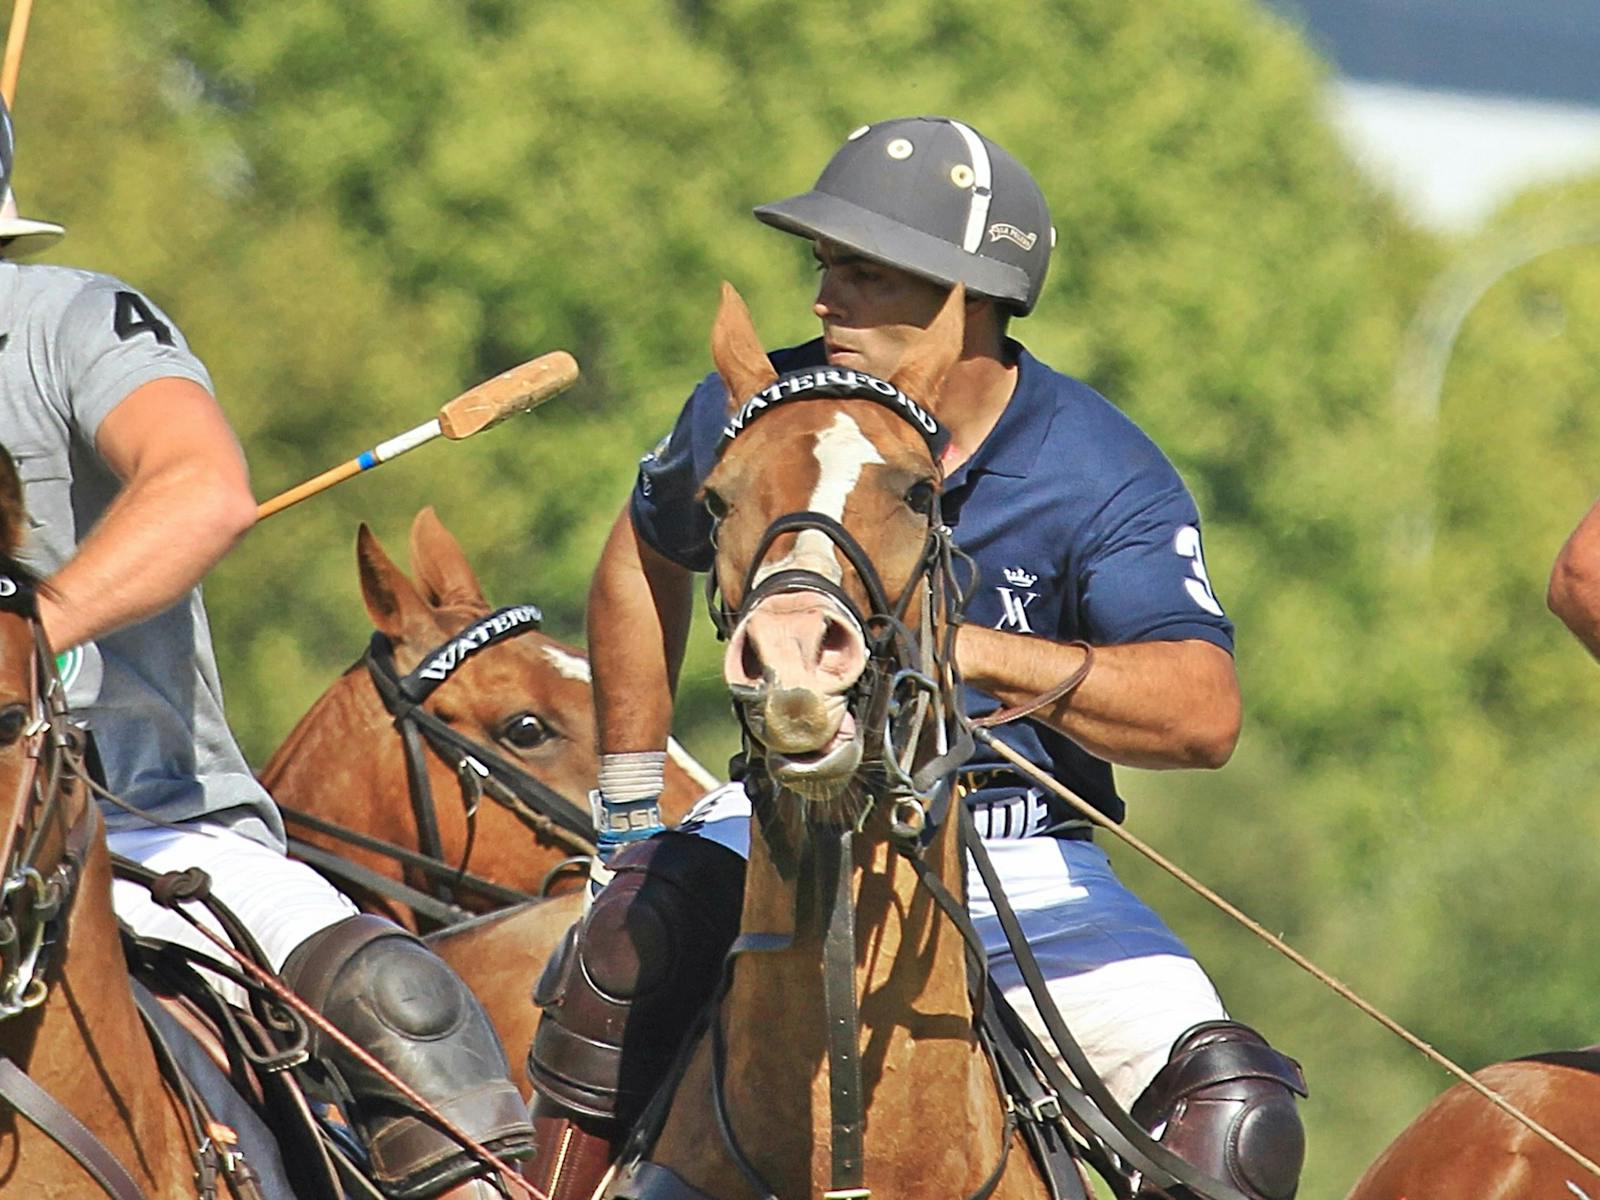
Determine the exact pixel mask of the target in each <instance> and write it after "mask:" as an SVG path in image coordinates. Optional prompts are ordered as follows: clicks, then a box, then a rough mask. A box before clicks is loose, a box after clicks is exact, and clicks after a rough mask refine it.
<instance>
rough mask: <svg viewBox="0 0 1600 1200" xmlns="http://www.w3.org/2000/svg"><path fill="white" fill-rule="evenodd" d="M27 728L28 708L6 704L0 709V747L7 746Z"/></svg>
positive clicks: (22, 705)
mask: <svg viewBox="0 0 1600 1200" xmlns="http://www.w3.org/2000/svg"><path fill="white" fill-rule="evenodd" d="M27 727H28V706H27V705H25V704H8V705H6V706H5V707H4V708H0V746H9V745H11V743H13V742H15V741H16V740H17V739H18V738H20V737H21V736H22V731H23V730H24V729H26V728H27Z"/></svg>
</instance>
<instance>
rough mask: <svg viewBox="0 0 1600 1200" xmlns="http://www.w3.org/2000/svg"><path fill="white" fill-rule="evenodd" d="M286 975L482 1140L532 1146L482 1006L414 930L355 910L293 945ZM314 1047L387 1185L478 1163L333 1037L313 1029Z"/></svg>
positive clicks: (422, 1191) (407, 1194) (439, 1177)
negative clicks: (344, 1097) (340, 1090)
mask: <svg viewBox="0 0 1600 1200" xmlns="http://www.w3.org/2000/svg"><path fill="white" fill-rule="evenodd" d="M283 978H284V981H285V982H286V983H287V984H288V985H289V987H290V988H292V989H293V990H294V991H296V992H298V993H299V994H300V996H301V997H302V998H303V999H305V1000H306V1001H307V1002H308V1003H309V1004H310V1005H311V1006H312V1007H313V1008H315V1009H316V1010H317V1011H318V1012H319V1013H321V1014H322V1015H323V1016H325V1017H327V1018H328V1020H329V1021H330V1022H331V1023H332V1024H333V1025H334V1026H335V1027H336V1028H337V1029H339V1030H340V1032H342V1033H344V1034H345V1035H347V1036H348V1037H349V1038H350V1039H351V1040H352V1041H354V1042H355V1043H356V1044H357V1045H359V1046H361V1047H362V1048H363V1049H365V1050H366V1051H367V1052H368V1053H369V1054H371V1055H372V1057H373V1058H374V1059H376V1060H377V1061H378V1062H379V1063H381V1064H382V1065H383V1066H384V1067H386V1068H387V1069H388V1070H389V1071H391V1072H393V1073H394V1075H396V1076H397V1077H398V1078H400V1079H401V1080H403V1081H404V1082H405V1083H406V1085H407V1086H409V1087H410V1088H412V1089H413V1090H415V1091H416V1092H417V1093H418V1094H419V1095H420V1096H422V1098H423V1099H425V1100H427V1101H428V1102H429V1103H430V1104H432V1105H434V1107H436V1108H437V1109H439V1111H440V1112H442V1113H443V1114H444V1115H445V1116H446V1117H448V1118H449V1119H450V1120H451V1121H452V1122H454V1123H455V1124H456V1125H457V1126H459V1127H461V1128H462V1129H463V1130H464V1131H465V1132H467V1133H468V1134H470V1135H471V1136H472V1137H473V1139H474V1140H475V1141H477V1142H478V1143H479V1144H480V1145H484V1146H487V1147H488V1148H489V1149H491V1150H493V1151H494V1152H495V1153H496V1154H497V1155H499V1156H501V1157H509V1158H516V1157H520V1156H521V1155H524V1154H526V1153H528V1152H529V1151H530V1150H531V1149H532V1139H533V1129H532V1126H531V1125H530V1124H529V1123H528V1115H527V1110H526V1108H525V1107H524V1106H523V1103H522V1099H521V1096H520V1095H519V1094H518V1092H517V1089H516V1088H515V1086H513V1085H512V1083H511V1081H510V1078H509V1067H508V1064H507V1062H506V1055H505V1050H504V1049H503V1048H502V1047H501V1045H500V1040H499V1038H498V1037H497V1036H496V1035H495V1032H494V1029H493V1027H492V1026H491V1025H490V1023H489V1018H488V1016H487V1014H485V1012H484V1011H483V1006H482V1005H481V1004H480V1003H479V1002H478V999H477V997H476V996H474V995H473V994H472V993H471V992H470V991H468V990H467V986H466V984H464V983H463V982H462V981H461V978H460V977H459V976H458V975H457V974H456V973H455V972H454V971H453V970H451V969H450V967H449V966H447V965H446V964H445V963H444V961H443V960H441V959H440V958H439V957H438V956H437V955H435V954H434V953H433V951H431V950H429V949H428V948H427V947H426V946H424V945H423V944H422V943H421V942H420V941H418V940H417V939H416V938H414V937H412V936H411V935H410V934H408V933H406V932H405V931H404V930H402V929H400V928H399V927H398V926H396V925H394V924H392V923H390V922H389V921H386V920H383V919H382V918H380V917H373V916H359V917H351V918H350V919H349V920H347V921H341V922H340V923H339V924H337V925H333V926H330V927H329V928H327V929H324V930H322V931H321V932H320V933H317V934H315V935H313V936H312V937H310V938H308V939H307V940H306V941H305V942H304V943H302V944H301V945H300V946H298V947H296V949H295V951H294V953H293V954H291V955H290V956H289V961H288V962H286V963H285V964H284V968H283ZM313 1049H314V1051H315V1052H316V1054H317V1057H318V1058H319V1059H320V1060H321V1061H322V1062H323V1064H324V1066H325V1067H326V1068H327V1069H328V1071H329V1073H330V1074H331V1075H333V1076H335V1077H336V1078H337V1080H338V1081H339V1083H340V1084H342V1087H343V1090H344V1091H345V1092H346V1093H347V1095H348V1098H349V1100H350V1103H351V1105H352V1108H353V1110H354V1111H353V1112H352V1113H351V1116H352V1119H353V1121H354V1123H355V1124H356V1126H357V1127H358V1128H359V1129H360V1130H361V1132H362V1134H363V1135H364V1140H365V1142H366V1145H367V1151H368V1153H369V1155H370V1156H371V1160H372V1169H373V1174H374V1176H375V1178H376V1179H377V1181H378V1183H379V1185H380V1186H381V1187H382V1188H383V1190H384V1192H385V1194H387V1195H389V1196H392V1197H395V1198H396V1200H415V1198H420V1197H425V1196H431V1195H434V1194H435V1193H436V1192H438V1191H440V1190H442V1189H443V1188H445V1187H447V1186H449V1185H451V1184H454V1183H457V1182H459V1181H460V1180H462V1179H465V1178H467V1177H468V1176H470V1175H472V1174H474V1173H475V1172H476V1171H478V1170H480V1169H481V1168H480V1166H479V1164H478V1163H477V1161H476V1160H475V1159H473V1158H472V1157H471V1156H470V1155H469V1154H468V1153H467V1152H466V1151H465V1150H464V1149H463V1148H462V1147H461V1145H460V1144H459V1143H458V1142H456V1140H455V1139H454V1138H452V1137H450V1136H449V1135H448V1134H446V1133H444V1132H443V1131H441V1130H439V1129H437V1128H435V1127H434V1125H432V1124H431V1123H429V1122H427V1121H426V1120H424V1119H422V1118H420V1117H418V1116H417V1115H416V1111H415V1106H414V1105H413V1104H412V1103H411V1102H410V1101H409V1100H407V1099H405V1098H404V1097H403V1096H402V1095H401V1094H400V1093H399V1092H398V1091H397V1090H396V1089H395V1088H394V1087H393V1086H392V1085H391V1084H389V1083H388V1082H387V1081H386V1080H384V1079H383V1077H382V1076H381V1075H379V1074H378V1073H377V1072H375V1071H374V1070H372V1068H371V1067H369V1066H367V1065H366V1064H365V1063H362V1062H360V1061H359V1060H357V1059H356V1058H355V1057H354V1056H353V1055H351V1054H350V1053H349V1052H348V1051H346V1050H344V1049H343V1048H342V1047H340V1046H339V1045H338V1044H337V1043H335V1042H334V1041H333V1040H332V1039H322V1038H316V1039H314V1041H313Z"/></svg>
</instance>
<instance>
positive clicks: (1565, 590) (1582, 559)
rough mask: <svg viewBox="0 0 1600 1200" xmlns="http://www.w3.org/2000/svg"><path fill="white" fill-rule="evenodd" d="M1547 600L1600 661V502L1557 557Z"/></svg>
mask: <svg viewBox="0 0 1600 1200" xmlns="http://www.w3.org/2000/svg"><path fill="white" fill-rule="evenodd" d="M1546 600H1547V601H1548V603H1549V605H1550V611H1551V612H1553V613H1555V615H1556V616H1558V617H1560V618H1561V621H1562V623H1563V624H1564V625H1566V627H1567V628H1568V629H1570V630H1572V633H1573V635H1574V636H1575V637H1576V638H1577V639H1578V640H1579V641H1580V642H1582V643H1583V644H1584V645H1585V646H1586V647H1587V648H1588V650H1589V653H1590V654H1592V655H1594V656H1595V657H1596V658H1600V501H1596V502H1595V505H1594V507H1593V508H1591V509H1590V510H1589V511H1588V512H1587V513H1586V514H1585V515H1584V518H1583V520H1581V521H1579V522H1578V527H1577V528H1576V529H1574V530H1573V531H1572V535H1571V536H1570V537H1568V538H1567V542H1566V545H1564V546H1562V547H1561V553H1560V554H1558V555H1557V556H1556V561H1555V566H1554V567H1553V568H1552V569H1551V572H1550V590H1549V592H1548V593H1547V595H1546Z"/></svg>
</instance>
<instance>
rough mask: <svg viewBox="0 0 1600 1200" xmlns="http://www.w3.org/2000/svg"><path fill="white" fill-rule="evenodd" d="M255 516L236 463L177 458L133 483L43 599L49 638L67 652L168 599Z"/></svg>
mask: <svg viewBox="0 0 1600 1200" xmlns="http://www.w3.org/2000/svg"><path fill="white" fill-rule="evenodd" d="M254 522H255V499H254V498H253V497H252V496H251V494H250V489H249V485H248V482H247V480H246V477H245V476H244V475H243V472H242V469H238V468H236V467H235V465H234V464H232V463H225V464H222V465H221V466H215V465H212V464H209V463H206V462H182V463H176V464H173V465H172V466H170V467H166V468H163V469H161V470H159V471H156V472H153V473H151V474H149V475H148V476H145V477H143V478H139V479H136V480H134V481H131V482H130V483H129V484H128V485H127V486H126V487H125V488H124V489H123V491H122V492H121V494H120V495H118V497H117V499H116V500H115V501H114V502H113V503H112V505H111V507H110V508H109V509H108V510H107V511H106V514H105V516H104V518H103V519H102V520H101V521H100V523H99V524H98V525H96V526H95V528H94V529H93V530H91V531H90V533H89V535H88V537H86V538H84V539H83V541H82V542H81V543H80V545H79V547H78V552H77V554H76V555H74V556H73V558H72V559H71V561H69V562H68V563H67V564H66V565H65V566H63V567H62V568H61V570H60V571H58V572H57V573H56V574H55V575H54V576H52V577H51V579H50V587H49V592H48V594H47V595H45V596H43V597H41V600H40V615H41V617H42V618H43V620H44V626H45V633H46V635H47V636H48V637H49V639H50V644H51V645H52V646H54V647H55V648H56V649H58V650H64V649H66V648H68V647H69V646H76V645H80V644H81V643H83V642H88V641H92V640H93V639H95V638H97V637H100V636H102V635H104V634H106V633H110V632H111V631H113V630H116V629H121V628H123V627H124V626H127V625H132V624H134V623H136V622H138V621H142V620H144V619H145V618H147V617H150V616H154V615H155V614H156V613H158V612H161V611H162V610H164V609H166V608H168V607H170V606H171V605H172V604H173V603H174V602H176V601H177V600H179V599H180V598H182V597H183V596H184V595H186V594H187V593H188V592H189V590H190V589H191V588H193V587H194V586H195V584H197V583H198V582H200V580H201V578H202V577H203V576H204V575H205V573H206V572H207V571H209V570H210V569H211V568H212V567H213V566H214V565H215V564H216V563H217V561H218V560H219V559H220V558H222V556H223V555H224V554H226V553H227V552H228V550H229V549H230V548H231V547H232V546H233V545H234V543H235V542H237V541H238V540H239V538H240V537H242V536H243V535H244V533H245V531H246V530H248V529H249V528H250V526H251V525H252V524H254Z"/></svg>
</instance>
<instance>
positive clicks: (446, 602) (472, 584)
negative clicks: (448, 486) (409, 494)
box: [411, 504, 489, 609]
mask: <svg viewBox="0 0 1600 1200" xmlns="http://www.w3.org/2000/svg"><path fill="white" fill-rule="evenodd" d="M411 569H412V571H414V572H415V573H416V576H417V582H418V583H420V584H421V585H422V596H423V599H425V600H426V601H427V602H428V603H429V604H431V605H433V607H435V608H472V609H487V608H488V607H489V601H488V600H487V599H485V598H484V595H483V585H482V584H480V583H479V582H478V576H477V573H476V572H474V571H473V569H472V564H471V563H469V562H468V561H467V556H466V555H465V554H464V553H463V552H462V550H461V543H460V542H458V541H456V539H455V535H454V534H452V533H451V532H450V531H449V530H448V529H446V528H445V527H444V522H443V521H441V520H439V514H438V513H436V512H434V511H433V505H431V504H430V505H429V506H428V507H427V508H425V509H423V510H422V511H421V512H419V513H418V514H417V519H416V520H415V521H413V522H411Z"/></svg>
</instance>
